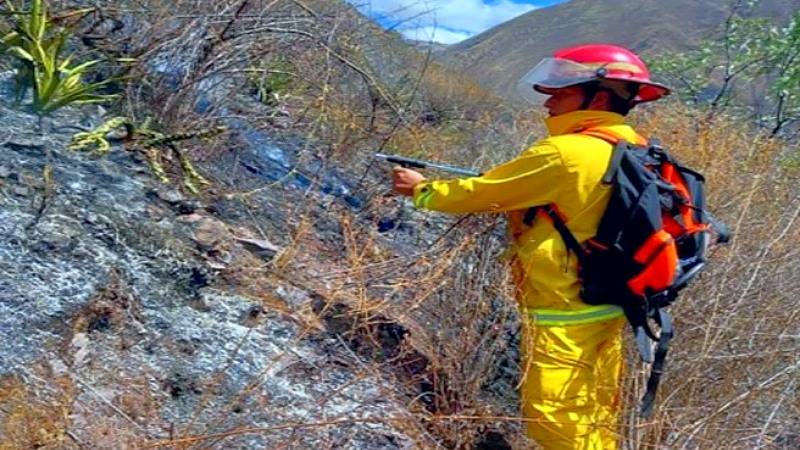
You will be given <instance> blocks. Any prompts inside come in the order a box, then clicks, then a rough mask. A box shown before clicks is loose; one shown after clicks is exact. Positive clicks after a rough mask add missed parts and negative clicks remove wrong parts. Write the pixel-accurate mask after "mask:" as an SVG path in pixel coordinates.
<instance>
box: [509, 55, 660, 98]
mask: <svg viewBox="0 0 800 450" xmlns="http://www.w3.org/2000/svg"><path fill="white" fill-rule="evenodd" d="M602 80H617V81H623V82H628V83H635V84H637V85H638V86H639V90H638V92H637V93H636V96H635V97H634V98H633V103H634V104H636V103H644V102H649V101H653V100H658V99H659V98H661V97H663V96H665V95H668V94H669V93H670V90H669V88H668V87H666V86H664V85H662V84H659V83H655V82H653V81H652V80H650V71H649V70H648V69H647V66H646V65H645V64H644V62H642V60H641V59H639V57H638V56H636V54H635V53H633V52H632V51H630V50H628V49H627V48H624V47H620V46H618V45H611V44H586V45H577V46H574V47H567V48H563V49H561V50H557V51H556V52H555V53H554V54H553V56H552V57H551V58H545V59H543V60H542V61H541V62H539V64H537V65H536V67H534V68H533V69H531V71H530V72H528V73H527V74H526V75H525V76H524V77H522V79H521V80H520V81H519V84H518V87H519V90H520V93H521V94H522V95H523V97H525V98H526V99H528V100H531V101H533V102H534V103H536V101H535V100H533V98H532V97H535V94H534V93H533V90H536V91H538V92H541V93H543V94H552V93H553V91H554V90H555V89H560V88H563V87H567V86H574V85H576V84H582V83H588V82H591V81H602ZM615 84H616V85H619V84H618V83H610V85H615Z"/></svg>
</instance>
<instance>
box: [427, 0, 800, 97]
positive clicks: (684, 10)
mask: <svg viewBox="0 0 800 450" xmlns="http://www.w3.org/2000/svg"><path fill="white" fill-rule="evenodd" d="M729 4H732V2H719V1H696V0H637V1H627V0H570V1H568V2H565V3H562V4H559V5H555V6H551V7H547V8H542V9H537V10H534V11H531V12H529V13H527V14H525V15H522V16H520V17H517V18H515V19H513V20H510V21H508V22H506V23H504V24H501V25H499V26H496V27H494V28H492V29H490V30H488V31H486V32H484V33H482V34H480V35H478V36H475V37H473V38H470V39H467V40H465V41H463V42H460V43H458V44H455V45H452V46H449V47H448V48H447V49H445V50H444V51H443V52H440V53H437V58H440V60H441V61H443V62H445V63H446V64H447V65H448V66H450V67H453V68H456V69H457V70H460V71H463V72H464V73H465V74H467V75H469V76H471V77H474V78H475V79H476V80H478V82H479V83H480V84H481V85H483V86H485V87H487V88H490V89H492V90H493V91H495V92H498V93H499V94H501V95H503V96H505V97H508V98H515V97H516V94H515V93H514V89H515V86H516V82H517V80H519V79H520V77H522V75H524V74H525V72H526V71H528V70H529V69H530V68H531V67H532V66H533V64H535V63H536V62H537V61H539V60H540V59H541V58H543V57H545V56H548V55H550V54H552V51H553V50H555V49H557V48H560V47H564V46H568V45H574V44H579V43H584V42H613V43H618V44H621V45H625V46H627V47H629V48H632V49H634V50H635V51H638V52H642V53H645V54H647V53H649V52H655V51H660V50H664V49H668V50H686V49H688V48H690V47H691V46H692V44H694V43H696V42H697V41H698V40H699V39H703V38H708V37H711V36H713V35H714V33H715V31H718V29H719V26H720V25H721V23H722V22H723V21H724V20H725V18H726V17H727V15H728V13H729V11H730V5H729ZM798 9H800V1H798V0H764V1H762V2H760V3H759V4H758V5H757V7H756V8H755V10H754V12H753V14H754V15H755V16H758V17H769V18H772V19H775V20H776V21H777V22H778V23H785V22H786V21H787V20H788V18H789V17H791V15H792V13H794V12H795V11H797V10H798Z"/></svg>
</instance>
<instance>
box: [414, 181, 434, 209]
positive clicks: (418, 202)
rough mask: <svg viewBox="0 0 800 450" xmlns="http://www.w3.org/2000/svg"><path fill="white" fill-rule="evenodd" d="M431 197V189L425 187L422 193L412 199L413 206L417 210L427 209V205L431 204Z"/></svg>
mask: <svg viewBox="0 0 800 450" xmlns="http://www.w3.org/2000/svg"><path fill="white" fill-rule="evenodd" d="M431 197H433V189H431V188H430V187H427V186H426V187H424V188H422V192H420V194H419V195H417V198H415V199H414V206H416V207H417V208H427V207H428V204H429V203H430V202H431Z"/></svg>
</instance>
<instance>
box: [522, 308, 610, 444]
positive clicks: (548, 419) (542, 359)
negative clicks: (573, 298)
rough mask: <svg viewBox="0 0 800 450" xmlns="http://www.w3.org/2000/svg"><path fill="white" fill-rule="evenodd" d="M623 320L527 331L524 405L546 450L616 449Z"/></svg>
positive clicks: (530, 424) (531, 325)
mask: <svg viewBox="0 0 800 450" xmlns="http://www.w3.org/2000/svg"><path fill="white" fill-rule="evenodd" d="M624 324H625V319H624V318H615V319H611V320H604V321H600V322H593V323H584V324H577V325H569V326H563V325H560V326H553V325H548V326H542V325H539V324H536V323H534V322H533V321H531V320H527V321H526V324H525V327H524V329H523V353H522V354H523V361H522V362H523V376H524V378H523V382H522V406H523V413H524V415H525V417H526V418H527V419H529V420H530V422H528V435H529V436H530V437H532V438H533V439H535V440H536V442H537V443H538V444H539V445H541V446H542V447H543V448H545V449H546V450H561V449H576V450H577V449H581V450H610V449H617V448H618V445H617V423H618V419H619V383H620V375H621V372H622V368H623V361H622V333H621V330H622V327H623V325H624Z"/></svg>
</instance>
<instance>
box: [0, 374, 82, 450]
mask: <svg viewBox="0 0 800 450" xmlns="http://www.w3.org/2000/svg"><path fill="white" fill-rule="evenodd" d="M49 387H50V388H52V389H55V390H57V391H56V395H55V396H54V397H52V398H42V397H40V396H37V395H35V394H34V393H33V392H32V391H31V389H30V387H29V386H27V385H26V383H25V382H23V381H22V380H21V379H19V378H14V377H3V378H2V379H0V449H2V450H16V449H29V448H41V449H64V448H77V446H76V445H75V443H74V442H72V441H70V437H69V436H68V428H69V426H70V424H71V420H70V414H71V411H72V405H71V404H72V399H73V396H74V391H75V388H74V386H73V384H72V383H71V381H70V380H68V379H66V378H61V379H57V380H54V381H53V382H51V383H50V384H49Z"/></svg>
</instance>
